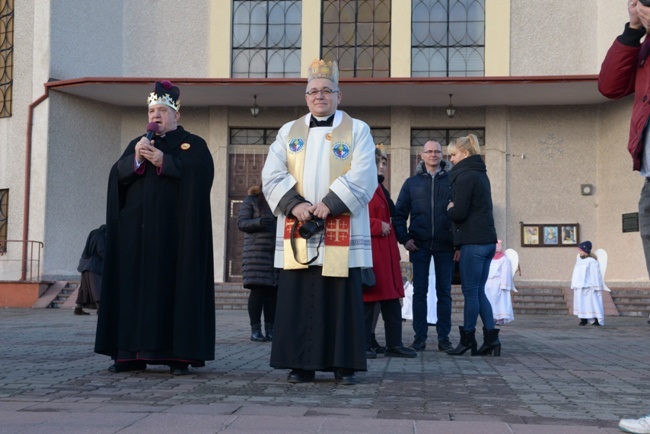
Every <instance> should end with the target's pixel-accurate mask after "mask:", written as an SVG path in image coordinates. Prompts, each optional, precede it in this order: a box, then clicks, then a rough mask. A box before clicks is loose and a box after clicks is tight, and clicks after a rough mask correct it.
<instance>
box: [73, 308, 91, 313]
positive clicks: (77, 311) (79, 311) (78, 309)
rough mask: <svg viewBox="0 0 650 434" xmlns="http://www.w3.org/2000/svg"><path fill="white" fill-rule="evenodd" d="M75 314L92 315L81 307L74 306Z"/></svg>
mask: <svg viewBox="0 0 650 434" xmlns="http://www.w3.org/2000/svg"><path fill="white" fill-rule="evenodd" d="M74 314H75V315H90V314H89V313H88V312H85V311H84V310H83V309H82V308H80V307H75V308H74Z"/></svg>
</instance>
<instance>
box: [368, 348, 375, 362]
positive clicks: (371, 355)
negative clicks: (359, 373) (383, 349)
mask: <svg viewBox="0 0 650 434" xmlns="http://www.w3.org/2000/svg"><path fill="white" fill-rule="evenodd" d="M376 358H377V352H376V351H375V350H373V349H372V348H368V349H367V350H366V359H376Z"/></svg>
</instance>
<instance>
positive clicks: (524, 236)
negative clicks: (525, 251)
mask: <svg viewBox="0 0 650 434" xmlns="http://www.w3.org/2000/svg"><path fill="white" fill-rule="evenodd" d="M521 245H522V246H537V245H539V225H525V224H522V225H521Z"/></svg>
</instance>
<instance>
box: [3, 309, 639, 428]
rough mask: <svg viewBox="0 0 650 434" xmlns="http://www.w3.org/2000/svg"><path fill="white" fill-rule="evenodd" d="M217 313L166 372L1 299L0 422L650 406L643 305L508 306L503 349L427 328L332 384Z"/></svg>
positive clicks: (565, 418) (593, 422)
mask: <svg viewBox="0 0 650 434" xmlns="http://www.w3.org/2000/svg"><path fill="white" fill-rule="evenodd" d="M216 317H217V319H216V331H217V348H216V354H215V360H214V361H211V362H208V363H207V366H206V367H205V368H198V369H192V373H191V375H188V376H181V377H173V376H171V375H170V374H169V373H168V370H167V369H166V368H165V367H150V368H148V369H147V370H146V371H144V372H136V373H120V374H111V373H109V372H108V371H107V370H106V368H108V366H109V365H110V360H109V358H108V357H105V356H101V355H97V354H95V353H94V352H93V342H94V334H95V326H96V318H97V317H96V315H94V314H93V315H90V316H74V315H73V314H72V311H71V310H69V309H1V310H0V433H19V432H26V433H38V432H47V433H56V432H65V433H77V432H79V433H85V432H89V433H90V432H92V433H104V432H105V433H116V432H119V433H131V432H133V433H135V432H138V433H143V432H157V433H158V432H163V433H164V432H185V433H195V432H197V433H203V432H205V433H217V432H225V433H255V432H265V433H274V432H277V433H290V432H295V433H300V432H310V433H311V432H314V433H327V432H336V433H346V432H350V433H363V432H368V433H427V432H440V433H446V432H454V433H487V434H491V433H495V434H496V433H522V434H538V433H539V434H541V433H583V432H584V433H594V432H597V433H618V432H620V431H619V430H618V428H616V425H617V423H618V421H619V419H620V418H622V417H626V418H628V417H633V418H637V417H639V416H642V415H645V414H648V413H650V401H649V400H648V397H649V394H650V370H649V369H648V367H649V365H648V361H649V360H650V345H648V344H647V343H648V341H649V340H650V326H649V325H648V324H647V322H646V321H647V318H639V317H636V318H633V317H608V318H607V320H606V326H605V327H593V326H586V327H578V325H577V324H578V319H577V318H575V317H574V316H569V315H561V316H543V315H528V316H526V315H519V316H517V318H516V320H515V321H514V322H513V323H511V324H509V325H507V326H503V327H502V331H501V342H502V345H503V348H502V353H501V357H471V356H469V352H468V353H466V354H465V355H464V356H459V357H451V356H448V355H446V354H444V353H441V352H439V351H437V345H436V343H435V330H434V329H433V328H432V329H431V330H430V338H429V341H428V342H427V343H428V348H427V350H426V351H424V352H422V353H419V356H418V358H417V359H399V358H389V357H383V356H381V355H379V356H378V358H377V359H375V360H369V361H368V371H367V372H364V373H359V374H358V377H359V380H360V383H359V384H358V385H356V386H337V385H336V384H335V383H334V381H333V375H332V374H331V373H317V376H316V381H315V382H314V383H309V384H295V385H292V384H289V383H287V382H286V375H287V371H284V370H274V369H272V368H270V366H269V363H268V361H269V355H270V349H271V344H270V343H254V342H251V341H250V340H249V339H248V338H249V332H250V329H249V326H248V316H247V313H246V312H245V311H217V315H216ZM453 320H454V324H455V326H454V327H455V328H456V330H455V331H454V332H453V334H452V342H454V343H456V342H457V341H458V333H457V327H456V325H458V324H459V323H460V321H461V317H460V316H457V315H454V319H453ZM377 333H378V340H379V341H380V342H383V330H382V328H381V320H380V322H379V325H378V328H377ZM403 335H404V342H405V343H406V344H407V345H408V344H409V343H410V342H411V340H412V335H413V333H412V329H411V323H410V322H404V330H403Z"/></svg>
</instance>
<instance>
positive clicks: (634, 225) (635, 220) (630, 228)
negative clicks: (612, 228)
mask: <svg viewBox="0 0 650 434" xmlns="http://www.w3.org/2000/svg"><path fill="white" fill-rule="evenodd" d="M625 232H639V213H638V212H631V213H628V214H623V233H625Z"/></svg>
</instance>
